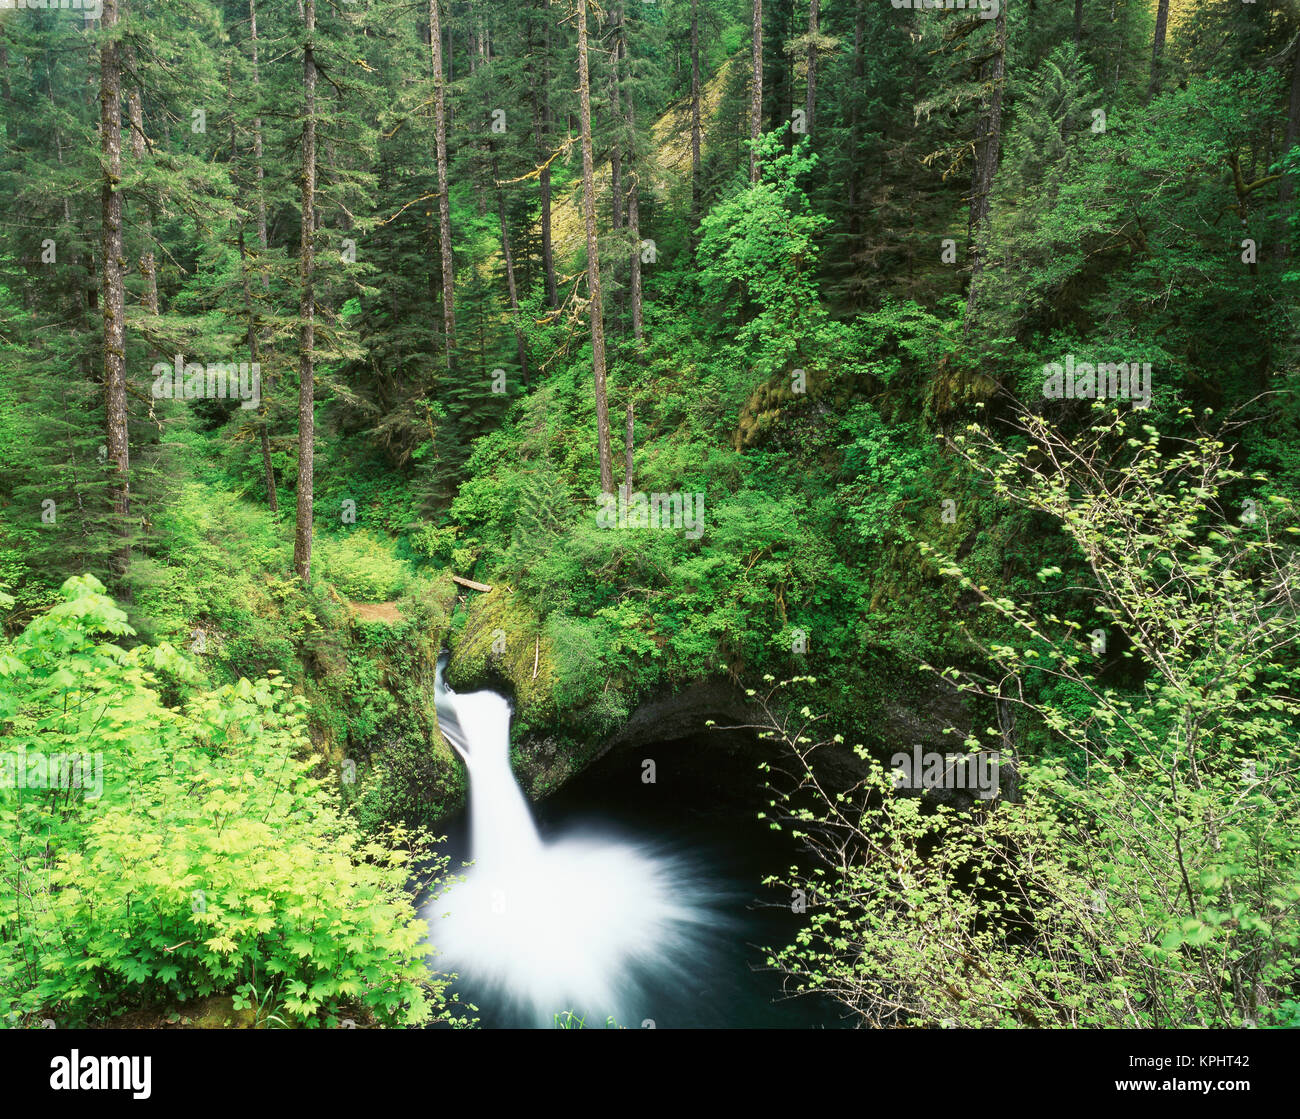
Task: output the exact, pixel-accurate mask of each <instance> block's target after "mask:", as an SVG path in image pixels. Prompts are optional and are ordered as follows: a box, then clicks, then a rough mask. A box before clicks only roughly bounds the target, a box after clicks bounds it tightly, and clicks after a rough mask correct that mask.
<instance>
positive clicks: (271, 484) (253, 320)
mask: <svg viewBox="0 0 1300 1119" xmlns="http://www.w3.org/2000/svg"><path fill="white" fill-rule="evenodd" d="M239 278H240V281H241V284H242V286H243V289H244V314H246V315H247V316H248V355H249V358H250V360H251V361H252V362H253V364H254V365H256V366H259V367H260V366H261V363H262V352H261V347H260V346H259V345H258V341H257V311H256V309H255V308H254V306H253V292H252V289H251V288H250V287H249V284H248V250H247V248H246V247H245V245H244V227H243V225H242V224H241V225H240V227H239ZM261 387H262V392H261V397H262V400H261V416H260V418H259V420H258V424H257V436H258V442H259V443H260V444H261V449H262V474H263V477H264V478H265V480H266V500H267V504H268V505H269V506H270V509H271V512H272V513H274V514H275V515H276V516H279V513H280V495H279V494H278V493H277V492H276V489H275V467H274V466H273V465H272V464H271V434H270V432H269V431H268V430H267V427H266V411H267V401H266V382H265V379H263V382H262V386H261Z"/></svg>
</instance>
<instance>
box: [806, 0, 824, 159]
mask: <svg viewBox="0 0 1300 1119" xmlns="http://www.w3.org/2000/svg"><path fill="white" fill-rule="evenodd" d="M820 15H821V3H820V0H808V95H807V99H806V101H805V103H804V117H805V124H806V125H807V128H808V135H809V136H811V135H812V132H813V117H814V116H815V115H816V112H817V34H818V31H819V30H820V27H819V21H820Z"/></svg>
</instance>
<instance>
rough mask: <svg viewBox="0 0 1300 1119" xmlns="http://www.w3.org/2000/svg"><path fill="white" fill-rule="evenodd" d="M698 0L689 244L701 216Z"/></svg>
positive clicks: (695, 5) (695, 7)
mask: <svg viewBox="0 0 1300 1119" xmlns="http://www.w3.org/2000/svg"><path fill="white" fill-rule="evenodd" d="M700 173H701V172H700V0H691V244H692V246H693V245H694V244H695V236H696V230H697V229H699V227H700V220H701V218H702V217H703V210H702V207H701V199H702V195H703V190H702V184H701V182H700Z"/></svg>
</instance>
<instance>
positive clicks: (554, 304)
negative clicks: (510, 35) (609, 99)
mask: <svg viewBox="0 0 1300 1119" xmlns="http://www.w3.org/2000/svg"><path fill="white" fill-rule="evenodd" d="M542 10H543V16H542V20H543V23H544V24H545V26H546V40H545V43H544V44H543V47H542V80H541V91H540V93H541V121H542V126H541V128H540V129H538V145H539V149H540V152H539V154H540V156H541V163H542V173H541V174H540V175H539V176H538V186H539V187H540V190H541V206H542V271H543V273H544V274H545V277H546V305H547V306H548V307H549V308H550V309H551V310H552V311H558V310H559V309H560V285H559V282H558V281H557V280H556V278H555V248H554V245H553V242H552V238H551V150H550V145H551V136H552V133H553V129H552V128H551V124H552V120H551V20H550V10H551V0H542Z"/></svg>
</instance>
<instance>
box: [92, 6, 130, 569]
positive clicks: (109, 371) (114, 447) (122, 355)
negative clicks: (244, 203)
mask: <svg viewBox="0 0 1300 1119" xmlns="http://www.w3.org/2000/svg"><path fill="white" fill-rule="evenodd" d="M117 23H118V0H104V10H103V14H102V16H101V27H102V29H103V31H104V32H105V38H104V41H103V44H102V45H101V47H100V54H99V124H100V132H99V137H100V156H101V159H102V162H103V168H104V175H103V181H102V183H101V187H100V253H99V255H100V262H99V264H100V298H99V305H100V313H101V314H102V315H103V319H104V413H105V424H106V429H107V430H106V436H107V439H106V442H107V444H108V461H109V462H110V463H112V465H113V468H114V469H115V470H116V471H117V474H118V478H117V481H116V482H115V484H114V486H113V513H114V515H115V517H116V519H117V522H118V523H117V529H118V532H119V533H120V534H121V535H122V538H123V539H122V543H121V544H120V545H119V547H118V549H117V551H116V553H115V554H114V557H113V568H114V570H115V572H116V574H117V575H119V576H124V575H125V574H126V573H127V569H128V568H129V566H130V562H131V545H130V542H129V533H130V529H129V526H128V524H127V519H128V518H129V516H130V514H131V482H130V469H131V451H130V445H129V442H128V436H127V411H126V284H125V281H124V278H123V268H124V264H125V261H124V260H123V259H122V253H123V249H122V192H121V190H120V187H121V183H122V104H121V99H122V58H121V44H120V43H119V42H118V40H117V38H116V37H115V34H114V33H115V31H116V28H117Z"/></svg>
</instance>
